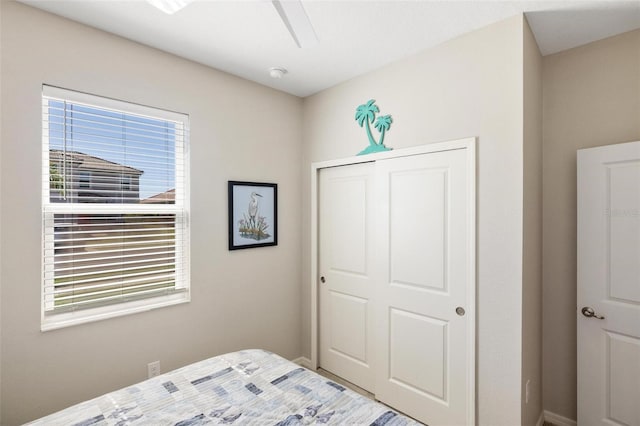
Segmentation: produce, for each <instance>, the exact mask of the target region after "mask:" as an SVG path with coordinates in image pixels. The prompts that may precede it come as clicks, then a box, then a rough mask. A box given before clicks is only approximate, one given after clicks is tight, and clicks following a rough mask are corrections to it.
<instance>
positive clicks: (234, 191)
mask: <svg viewBox="0 0 640 426" xmlns="http://www.w3.org/2000/svg"><path fill="white" fill-rule="evenodd" d="M228 192H229V250H239V249H247V248H255V247H268V246H277V245H278V184H276V183H263V182H241V181H235V180H230V181H229V183H228Z"/></svg>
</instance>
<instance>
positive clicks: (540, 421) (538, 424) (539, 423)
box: [536, 410, 544, 426]
mask: <svg viewBox="0 0 640 426" xmlns="http://www.w3.org/2000/svg"><path fill="white" fill-rule="evenodd" d="M543 425H544V410H542V411H540V417H538V421H537V422H536V426H543Z"/></svg>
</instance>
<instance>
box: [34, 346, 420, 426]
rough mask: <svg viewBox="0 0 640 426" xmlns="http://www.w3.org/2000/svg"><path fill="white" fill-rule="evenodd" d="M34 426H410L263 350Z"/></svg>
mask: <svg viewBox="0 0 640 426" xmlns="http://www.w3.org/2000/svg"><path fill="white" fill-rule="evenodd" d="M30 424H32V425H47V426H50V425H65V426H66V425H86V426H89V425H96V426H97V425H179V426H191V425H204V424H227V425H229V424H231V425H247V424H250V425H279V426H285V425H307V424H334V425H338V424H339V425H380V426H381V425H387V426H392V425H393V426H396V425H415V424H419V423H416V422H415V421H413V420H411V419H409V418H407V417H404V416H402V415H400V414H398V413H396V412H394V411H392V410H391V409H389V408H388V407H385V406H384V405H382V404H378V403H376V402H374V401H372V400H370V399H368V398H366V397H364V396H361V395H359V394H357V393H355V392H353V391H351V390H349V389H345V388H344V387H343V386H341V385H339V384H337V383H334V382H332V381H330V380H328V379H326V378H324V377H322V376H319V375H318V374H316V373H313V372H311V371H309V370H307V369H305V368H302V367H299V366H298V365H296V364H293V363H292V362H290V361H287V360H285V359H284V358H281V357H279V356H278V355H275V354H272V353H270V352H267V351H263V350H245V351H239V352H233V353H229V354H226V355H220V356H217V357H213V358H209V359H207V360H204V361H200V362H197V363H195V364H191V365H188V366H186V367H183V368H180V369H178V370H174V371H172V372H169V373H166V374H162V375H160V376H158V377H154V378H152V379H149V380H145V381H144V382H141V383H138V384H136V385H133V386H129V387H127V388H124V389H121V390H118V391H115V392H111V393H108V394H105V395H102V396H100V397H98V398H95V399H92V400H90V401H85V402H82V403H80V404H78V405H74V406H72V407H69V408H67V409H65V410H62V411H59V412H57V413H54V414H51V415H50V416H47V417H43V418H41V419H39V420H36V421H34V422H32V423H30Z"/></svg>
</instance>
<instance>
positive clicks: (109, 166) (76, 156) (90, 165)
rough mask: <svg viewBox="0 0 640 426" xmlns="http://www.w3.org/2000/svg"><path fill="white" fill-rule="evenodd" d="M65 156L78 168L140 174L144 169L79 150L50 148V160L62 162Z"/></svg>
mask: <svg viewBox="0 0 640 426" xmlns="http://www.w3.org/2000/svg"><path fill="white" fill-rule="evenodd" d="M63 157H64V158H65V159H66V161H67V162H71V163H74V166H75V168H76V169H77V170H88V171H100V172H108V173H123V174H129V175H137V176H140V175H141V174H142V173H144V171H142V170H138V169H136V168H133V167H129V166H125V165H123V164H118V163H114V162H112V161H108V160H105V159H104V158H100V157H95V156H93V155H89V154H84V153H82V152H77V151H67V152H66V154H65V153H64V152H63V151H61V150H59V149H51V150H49V161H53V162H56V163H62V161H63Z"/></svg>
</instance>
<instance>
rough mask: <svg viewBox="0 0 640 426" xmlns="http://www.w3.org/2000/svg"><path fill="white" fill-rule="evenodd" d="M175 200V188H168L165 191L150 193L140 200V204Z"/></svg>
mask: <svg viewBox="0 0 640 426" xmlns="http://www.w3.org/2000/svg"><path fill="white" fill-rule="evenodd" d="M175 200H176V190H175V189H170V190H168V191H165V192H161V193H159V194H156V195H152V196H151V197H149V198H145V199H144V200H140V204H160V203H166V202H167V201H175Z"/></svg>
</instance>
